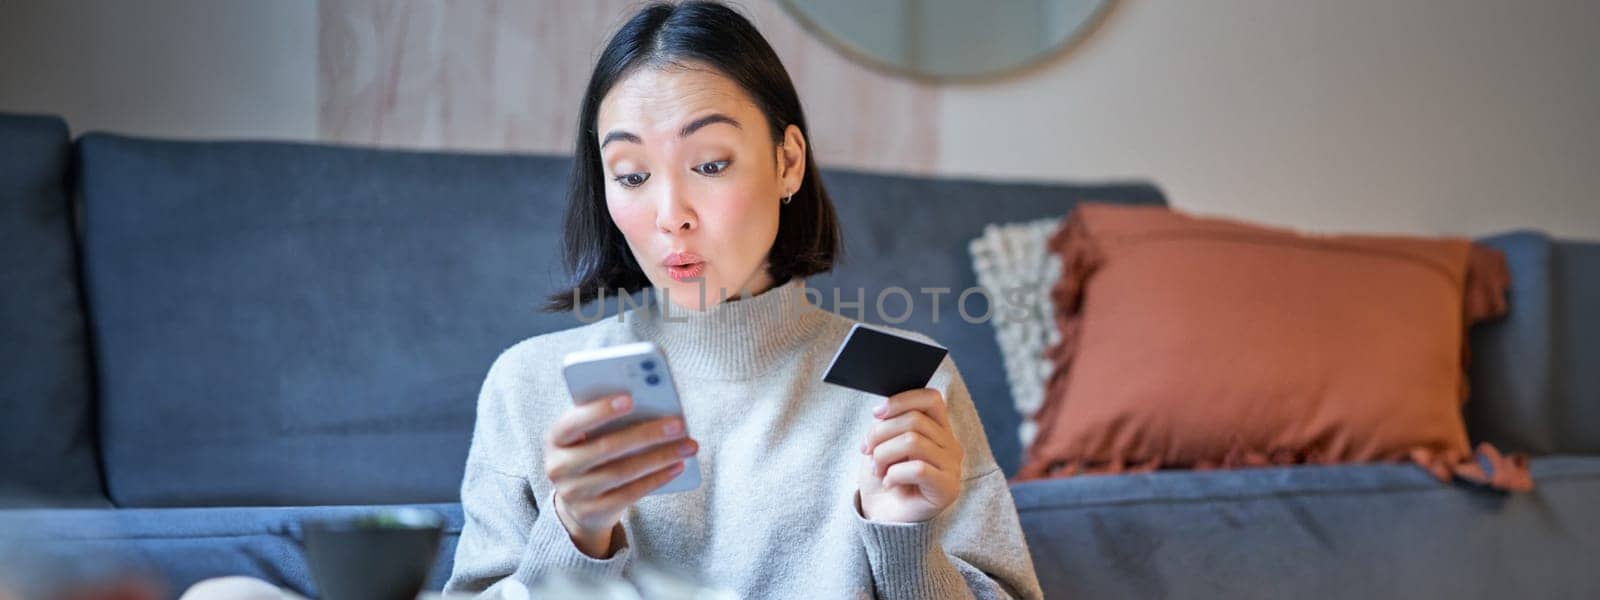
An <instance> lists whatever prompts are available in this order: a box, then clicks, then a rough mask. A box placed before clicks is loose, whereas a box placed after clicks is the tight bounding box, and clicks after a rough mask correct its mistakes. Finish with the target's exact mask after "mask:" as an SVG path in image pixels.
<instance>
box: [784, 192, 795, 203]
mask: <svg viewBox="0 0 1600 600" xmlns="http://www.w3.org/2000/svg"><path fill="white" fill-rule="evenodd" d="M793 199H794V194H789V195H787V196H784V197H783V203H784V204H788V203H789V201H790V200H793Z"/></svg>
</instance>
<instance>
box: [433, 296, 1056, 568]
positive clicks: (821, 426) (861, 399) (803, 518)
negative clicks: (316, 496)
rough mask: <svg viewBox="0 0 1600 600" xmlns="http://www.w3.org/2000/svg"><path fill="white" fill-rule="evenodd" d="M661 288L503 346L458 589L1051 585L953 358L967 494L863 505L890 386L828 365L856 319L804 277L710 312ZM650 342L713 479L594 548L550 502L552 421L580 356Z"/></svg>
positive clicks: (465, 495) (650, 502) (468, 490)
mask: <svg viewBox="0 0 1600 600" xmlns="http://www.w3.org/2000/svg"><path fill="white" fill-rule="evenodd" d="M712 293H713V294H714V293H715V292H712ZM659 294H660V293H659V292H657V291H653V289H652V291H650V292H648V293H646V294H642V295H641V296H642V298H641V299H642V300H644V301H646V302H650V305H649V306H648V308H642V307H638V306H633V307H629V308H628V309H627V310H626V311H621V312H620V314H617V315H611V316H608V317H606V318H604V319H602V320H599V321H596V322H593V323H589V324H587V325H583V326H580V327H575V328H572V329H567V330H564V331H558V332H553V333H549V334H545V335H540V336H536V337H533V338H530V339H527V340H525V341H523V342H521V343H518V344H517V345H515V346H513V347H511V348H510V349H508V350H506V351H505V352H504V353H503V354H501V355H500V357H499V358H498V359H497V360H495V362H494V365H493V366H491V367H490V369H489V374H488V377H487V378H486V380H485V381H484V384H483V389H482V393H481V395H480V397H479V399H478V413H477V424H476V427H475V429H474V431H473V437H472V447H471V450H470V452H469V453H468V457H467V465H466V476H465V478H464V480H463V481H462V484H461V502H462V505H463V508H464V512H465V515H466V524H465V527H464V528H463V529H462V532H461V538H460V541H459V543H458V545H457V546H456V554H455V570H454V572H453V573H452V574H451V577H450V580H449V582H448V583H447V584H446V585H445V591H446V592H470V591H478V590H485V589H486V588H489V589H491V590H495V591H498V590H497V585H496V584H497V583H498V582H500V581H502V580H505V579H506V578H515V579H517V580H519V581H521V582H522V583H524V584H525V585H530V586H531V585H533V583H534V581H535V580H537V579H538V578H539V577H540V576H541V575H543V574H545V573H549V572H552V571H562V572H568V573H574V574H580V575H592V576H599V577H612V576H625V575H627V574H629V572H630V568H631V567H632V566H633V565H635V564H637V563H640V562H641V561H642V562H645V563H648V564H651V565H655V566H662V567H666V568H669V569H672V570H675V571H678V572H685V573H687V574H689V575H690V576H691V577H694V578H697V579H698V580H699V581H700V582H701V583H702V584H705V585H710V586H715V587H720V588H725V589H728V590H732V591H733V592H734V593H736V594H737V595H738V596H739V597H742V598H791V597H806V598H870V597H874V596H877V597H882V598H919V599H926V598H966V597H973V596H976V597H980V598H996V597H998V598H1004V597H1021V598H1038V597H1040V596H1041V595H1042V594H1041V592H1040V590H1039V583H1038V580H1037V577H1036V576H1035V574H1034V571H1033V563H1032V560H1031V559H1030V558H1029V555H1028V550H1027V547H1026V545H1025V541H1024V539H1023V536H1022V530H1021V526H1020V524H1019V522H1018V519H1017V513H1016V508H1015V506H1014V505H1013V504H1012V498H1011V492H1010V489H1009V488H1007V487H1006V479H1005V476H1004V474H1003V473H1002V472H1001V471H1000V469H999V467H998V465H996V463H995V461H994V456H993V454H992V453H991V452H990V450H989V443H988V440H987V439H986V438H985V437H984V432H983V428H982V427H981V425H980V424H979V422H978V415H977V412H976V410H975V408H974V406H973V403H972V398H971V397H970V396H969V395H968V393H967V389H966V385H965V384H964V383H963V382H962V379H961V375H960V373H959V371H957V370H956V366H955V363H954V362H953V361H952V360H951V359H950V358H948V357H947V358H946V359H945V360H944V363H943V364H942V365H940V368H939V371H938V373H937V374H936V375H935V376H934V378H933V380H932V381H931V382H930V383H929V387H933V388H936V389H939V390H940V391H941V392H943V394H944V396H945V399H946V402H947V403H948V405H949V414H950V418H951V421H952V424H953V426H954V428H955V434H956V435H957V436H958V438H959V439H960V440H961V444H962V446H963V448H964V449H965V450H966V460H965V462H964V464H963V465H962V471H963V478H964V480H965V481H964V484H963V490H962V496H961V498H960V500H958V501H957V502H956V504H954V505H952V506H951V507H949V508H947V509H946V510H945V512H944V513H942V514H941V515H940V516H939V517H937V518H935V519H933V520H931V521H927V522H922V523H889V522H878V521H873V520H869V519H866V518H864V517H863V516H862V515H861V513H860V512H859V510H858V509H857V504H856V481H857V474H858V469H859V468H860V467H861V461H865V460H869V458H868V457H867V456H865V455H863V454H861V452H860V444H861V442H862V441H863V440H864V439H865V438H866V435H867V432H868V430H869V428H870V427H871V425H872V423H873V421H874V419H873V417H872V413H871V411H872V409H873V407H874V406H876V405H877V404H879V403H881V402H882V398H881V397H877V396H872V395H868V394H864V393H861V392H856V391H853V390H849V389H845V388H841V387H837V386H834V385H831V384H826V383H823V382H822V381H821V379H822V373H823V370H824V369H825V368H826V367H827V364H828V362H829V360H831V359H832V357H833V354H834V350H835V349H836V348H837V347H838V345H839V343H840V342H841V341H842V340H843V339H844V336H845V334H846V333H847V332H848V331H849V329H850V326H851V324H852V323H854V321H853V320H851V319H849V318H846V317H844V316H841V315H838V314H835V313H833V312H829V311H826V310H822V309H820V308H817V307H816V306H814V305H812V304H809V303H808V302H807V300H806V296H805V293H804V282H803V281H802V280H800V279H792V280H790V281H788V282H786V283H784V284H782V285H779V286H776V287H774V288H772V289H769V290H767V291H765V292H762V293H761V294H758V295H756V296H754V297H749V298H743V299H739V300H735V301H731V302H723V303H719V304H715V305H713V306H711V307H710V308H709V309H708V310H705V311H689V310H686V309H682V308H680V307H677V306H668V305H664V304H662V299H661V297H660V295H659ZM615 300H616V299H615V298H612V299H611V301H612V302H615ZM613 306H614V305H613ZM902 331H903V330H902ZM910 335H912V336H913V337H916V338H918V339H923V340H927V339H928V338H927V337H926V336H923V335H921V334H918V333H910ZM640 340H653V341H655V342H656V343H657V344H659V345H660V346H661V348H662V350H663V352H664V353H665V354H666V357H667V362H668V363H669V365H670V367H671V368H672V372H673V375H674V377H675V378H676V380H677V384H678V388H679V389H678V391H679V394H680V397H681V399H682V402H683V405H684V418H685V421H686V423H687V424H688V429H689V434H690V436H692V437H693V438H695V439H696V440H698V441H699V442H700V453H699V455H698V457H699V463H700V470H701V479H702V481H703V483H702V484H701V486H700V487H699V488H698V489H695V490H693V491H689V492H682V493H677V494H664V495H657V496H649V497H646V498H644V499H642V500H640V501H639V502H638V503H636V504H635V505H634V506H633V507H632V508H631V509H630V510H629V511H628V512H627V514H626V515H625V516H624V518H623V521H622V525H623V532H624V537H625V540H624V541H623V545H622V546H621V547H620V549H618V550H617V551H616V553H615V554H614V555H613V556H612V557H610V558H607V559H603V560H602V559H595V558H592V557H589V556H588V555H585V554H584V553H583V552H581V551H579V550H578V548H577V546H576V545H575V544H574V543H573V542H572V539H571V538H570V537H569V536H568V534H567V531H566V530H565V529H564V528H563V527H562V525H561V521H560V519H559V518H557V517H556V515H555V514H554V513H553V512H552V511H551V509H550V507H551V506H552V505H551V501H552V498H553V494H554V490H553V487H552V485H551V483H550V480H549V478H548V477H546V476H545V474H544V471H543V463H544V461H543V456H542V447H543V440H544V435H545V428H546V427H547V426H548V425H549V424H550V423H552V422H553V421H554V420H555V419H556V417H557V416H558V415H559V414H561V413H562V412H563V411H565V410H566V409H567V408H568V407H570V406H571V405H572V398H571V396H570V395H569V394H568V392H567V389H566V385H565V383H564V382H563V381H562V378H561V359H562V357H563V356H564V355H566V354H567V353H568V352H571V351H574V350H578V349H584V348H595V347H600V346H608V345H613V344H620V343H626V342H633V341H640Z"/></svg>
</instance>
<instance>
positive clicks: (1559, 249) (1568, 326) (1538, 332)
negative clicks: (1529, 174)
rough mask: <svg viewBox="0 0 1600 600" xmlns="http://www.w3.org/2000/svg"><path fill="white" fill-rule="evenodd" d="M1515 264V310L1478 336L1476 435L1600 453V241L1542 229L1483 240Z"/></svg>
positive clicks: (1509, 445) (1532, 449) (1536, 449)
mask: <svg viewBox="0 0 1600 600" xmlns="http://www.w3.org/2000/svg"><path fill="white" fill-rule="evenodd" d="M1482 243H1484V244H1486V245H1490V246H1493V247H1495V248H1499V249H1500V251H1501V252H1503V253H1505V256H1506V260H1507V262H1508V263H1509V264H1510V267H1511V280H1512V283H1511V290H1510V304H1511V310H1510V312H1509V313H1508V314H1507V315H1506V316H1505V318H1504V319H1502V320H1500V321H1497V322H1493V323H1487V324H1485V325H1484V326H1482V327H1478V328H1475V329H1474V331H1473V333H1472V351H1473V354H1472V363H1471V368H1470V373H1471V377H1472V391H1473V397H1472V399H1471V400H1469V401H1468V402H1467V405H1466V407H1465V411H1466V417H1467V430H1468V432H1469V433H1471V434H1472V436H1473V438H1474V439H1476V440H1482V441H1487V442H1491V443H1493V444H1496V445H1499V446H1502V447H1504V448H1506V449H1511V450H1519V451H1524V452H1529V453H1532V454H1552V453H1558V454H1596V453H1600V402H1596V401H1595V399H1596V398H1600V369H1596V368H1594V365H1596V364H1600V310H1597V308H1596V307H1600V243H1590V242H1578V241H1572V240H1559V239H1552V238H1550V237H1549V236H1548V235H1546V234H1544V233H1541V232H1536V231H1515V232H1508V233H1504V234H1500V235H1495V236H1491V237H1487V238H1484V239H1483V240H1482Z"/></svg>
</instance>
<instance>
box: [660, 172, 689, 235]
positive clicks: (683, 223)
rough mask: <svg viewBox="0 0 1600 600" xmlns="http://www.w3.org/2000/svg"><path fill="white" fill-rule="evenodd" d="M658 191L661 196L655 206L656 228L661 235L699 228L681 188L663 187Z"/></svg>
mask: <svg viewBox="0 0 1600 600" xmlns="http://www.w3.org/2000/svg"><path fill="white" fill-rule="evenodd" d="M663 183H665V182H663ZM658 189H660V190H661V191H662V194H661V198H660V199H659V200H658V201H657V205H656V227H657V228H659V229H660V230H661V232H662V233H666V234H672V233H688V232H690V231H694V230H695V228H697V227H699V226H700V221H699V218H698V217H696V216H695V214H694V209H693V208H692V207H690V206H689V201H688V199H687V198H684V194H683V190H682V188H681V186H678V185H676V184H672V185H663V186H661V187H660V188H658Z"/></svg>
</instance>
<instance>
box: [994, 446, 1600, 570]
mask: <svg viewBox="0 0 1600 600" xmlns="http://www.w3.org/2000/svg"><path fill="white" fill-rule="evenodd" d="M1530 466H1531V468H1532V470H1533V474H1534V478H1535V479H1536V480H1538V482H1539V486H1538V488H1537V489H1535V490H1534V491H1533V492H1531V493H1528V494H1495V493H1485V492H1483V491H1481V490H1478V489H1475V488H1471V487H1470V486H1468V485H1467V484H1460V483H1456V484H1442V483H1440V482H1438V481H1436V480H1434V479H1432V478H1430V477H1429V476H1428V475H1427V473H1425V472H1423V471H1421V470H1420V469H1417V468H1415V467H1411V466H1407V465H1385V464H1376V465H1337V466H1289V467H1263V468H1256V469H1239V470H1232V471H1204V472H1202V471H1158V472H1154V473H1141V474H1124V475H1087V476H1082V477H1068V478H1061V479H1045V480H1039V481H1030V482H1026V483H1020V484H1016V485H1014V486H1012V488H1011V492H1012V495H1013V497H1014V498H1015V499H1016V502H1017V512H1018V515H1019V516H1020V518H1021V520H1022V527H1023V530H1024V531H1025V532H1026V534H1027V538H1028V549H1029V551H1030V552H1031V553H1032V555H1033V561H1034V568H1035V571H1036V572H1037V573H1038V574H1039V581H1040V583H1041V584H1042V586H1043V587H1044V591H1045V596H1046V597H1049V598H1164V597H1188V598H1320V597H1325V596H1328V595H1329V594H1330V593H1333V595H1336V596H1339V597H1348V598H1458V599H1467V598H1513V597H1514V598H1594V597H1600V579H1597V578H1595V577H1594V575H1593V566H1592V563H1593V557H1595V556H1600V507H1597V506H1596V504H1595V502H1594V498H1596V497H1600V457H1594V456H1549V457H1541V458H1535V459H1534V460H1533V461H1532V462H1531V464H1530ZM1330 590H1337V592H1330Z"/></svg>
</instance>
